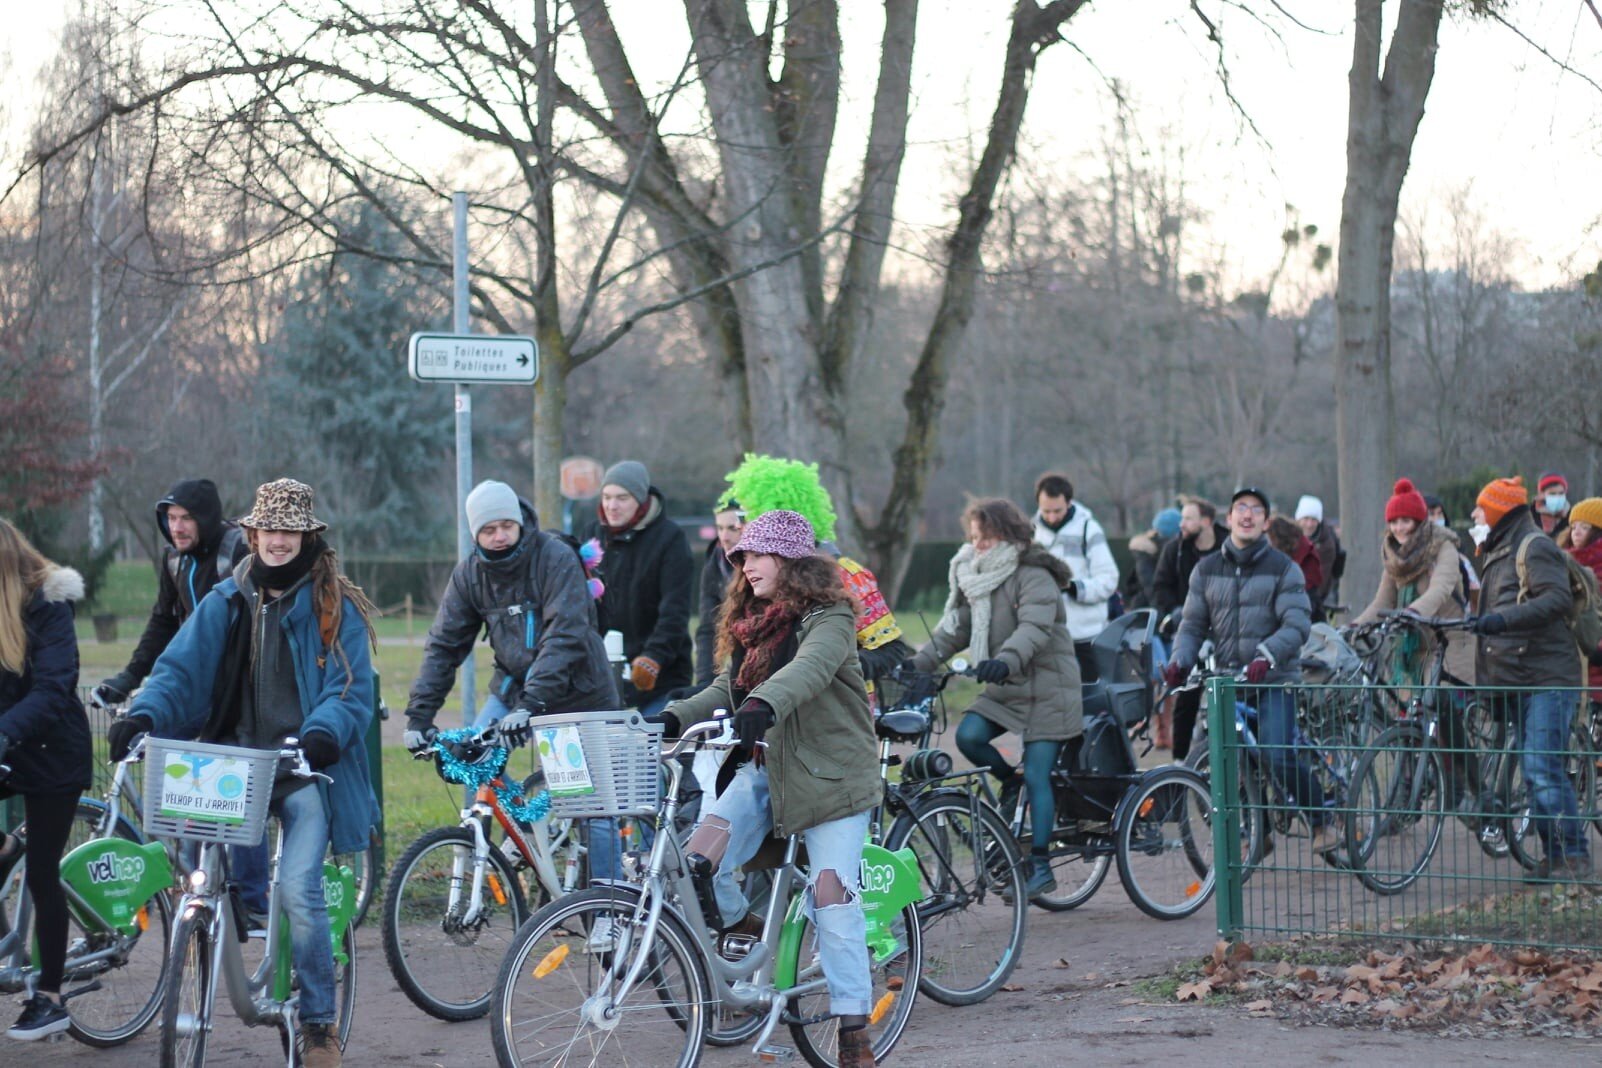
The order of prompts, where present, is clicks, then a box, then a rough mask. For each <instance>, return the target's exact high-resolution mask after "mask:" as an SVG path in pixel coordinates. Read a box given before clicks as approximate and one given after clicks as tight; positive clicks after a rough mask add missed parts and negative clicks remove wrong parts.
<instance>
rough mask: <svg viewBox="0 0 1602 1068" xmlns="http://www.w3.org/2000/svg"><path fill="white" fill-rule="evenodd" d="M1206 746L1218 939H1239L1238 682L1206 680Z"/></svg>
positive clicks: (1241, 906)
mask: <svg viewBox="0 0 1602 1068" xmlns="http://www.w3.org/2000/svg"><path fill="white" fill-rule="evenodd" d="M1204 704H1205V711H1206V713H1207V748H1208V757H1209V758H1210V763H1209V765H1208V766H1209V767H1210V768H1211V769H1212V781H1211V783H1210V784H1209V788H1210V789H1211V791H1212V795H1213V872H1214V879H1215V881H1216V883H1217V886H1216V892H1215V895H1214V900H1215V901H1216V902H1217V915H1218V937H1220V938H1223V939H1226V940H1229V941H1234V940H1235V939H1237V938H1239V937H1240V929H1241V922H1242V917H1243V913H1244V907H1243V905H1242V903H1241V883H1242V882H1243V881H1244V880H1243V878H1242V877H1243V876H1244V874H1245V873H1244V872H1243V871H1242V864H1241V856H1240V791H1239V790H1237V789H1236V788H1235V784H1236V783H1237V782H1239V781H1240V779H1239V774H1240V772H1239V758H1240V750H1239V746H1238V741H1239V740H1238V738H1237V737H1236V734H1235V680H1234V679H1232V678H1227V677H1216V678H1212V679H1209V680H1207V691H1206V698H1205V702H1204Z"/></svg>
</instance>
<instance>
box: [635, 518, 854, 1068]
mask: <svg viewBox="0 0 1602 1068" xmlns="http://www.w3.org/2000/svg"><path fill="white" fill-rule="evenodd" d="M729 556H730V559H731V560H733V562H734V564H735V568H736V570H735V577H734V579H733V581H732V582H731V583H730V585H729V592H728V597H727V598H726V599H725V601H724V606H723V612H722V614H721V617H720V618H719V621H718V644H717V652H718V657H719V660H720V661H722V662H725V663H726V664H727V666H726V667H725V668H724V669H723V670H722V671H721V672H719V674H718V676H717V678H716V679H714V680H713V682H712V684H711V685H710V686H708V687H707V688H706V689H704V690H702V691H701V692H699V693H697V694H696V695H694V696H693V697H689V698H686V699H684V700H681V701H676V702H674V703H673V704H671V705H669V706H668V707H667V708H666V710H664V713H663V720H664V722H665V723H666V725H667V729H668V732H669V733H670V734H676V733H678V731H679V730H680V728H681V727H688V726H690V725H691V724H693V723H697V722H700V721H701V720H704V719H707V718H710V717H711V716H712V715H713V713H714V712H716V711H717V710H719V709H724V708H732V709H736V710H737V711H736V712H735V714H734V724H733V725H734V730H735V732H736V734H737V735H738V737H739V740H740V745H741V749H742V751H743V752H744V754H746V756H747V757H748V760H747V762H746V763H744V764H743V765H741V766H740V768H739V770H738V771H737V772H735V774H734V778H733V780H732V781H731V782H730V784H729V785H728V787H727V788H726V789H725V790H724V791H723V793H722V794H721V795H719V796H718V797H717V798H716V799H715V800H714V799H709V800H707V801H706V802H705V803H704V808H703V812H702V817H701V823H700V826H698V827H697V828H696V830H695V832H694V833H693V834H692V835H691V837H690V840H689V843H688V846H687V855H686V858H685V859H686V861H687V863H688V865H689V868H690V874H691V875H692V877H694V878H695V879H696V880H697V882H698V883H699V885H700V887H701V888H702V890H703V891H705V892H706V895H705V899H710V900H712V901H714V902H715V907H714V909H713V910H712V911H713V912H714V913H715V915H708V917H707V919H708V920H709V921H710V922H712V923H713V924H715V925H716V926H718V927H720V928H722V929H724V930H741V931H744V932H747V933H754V932H756V931H759V930H760V926H759V924H760V923H761V919H760V917H757V916H756V915H755V914H749V915H748V913H747V908H748V904H747V901H746V899H745V896H744V895H743V894H742V893H741V891H740V888H739V886H738V884H737V882H736V881H735V873H736V872H737V871H738V870H739V868H740V867H741V866H742V865H744V864H745V863H746V862H747V861H749V860H750V859H751V858H752V857H754V856H755V855H756V853H757V850H758V848H759V847H760V846H761V844H762V841H763V840H764V839H765V838H767V837H768V836H769V835H770V834H772V835H776V836H785V835H790V834H801V835H803V836H804V837H805V839H806V847H807V853H808V855H809V857H810V858H811V879H810V882H809V884H808V888H807V907H808V909H809V911H810V914H811V916H812V920H813V922H814V923H815V924H816V925H817V928H818V931H819V938H818V947H819V953H820V959H821V963H822V965H823V974H824V977H825V979H826V981H827V984H828V988H829V1007H830V1011H831V1012H832V1013H834V1014H835V1015H836V1016H838V1017H840V1049H839V1055H840V1056H839V1063H840V1065H841V1068H860V1066H871V1065H873V1063H874V1060H873V1054H872V1050H871V1048H870V1045H869V1040H868V1034H867V1030H866V1028H867V1023H868V1014H869V1013H870V1012H871V1011H872V1009H873V1005H872V1003H871V998H872V989H873V987H872V976H871V971H870V965H869V961H868V951H867V944H866V937H867V934H866V931H867V924H866V920H865V918H864V915H863V911H862V901H861V897H860V888H859V885H858V879H859V875H860V869H861V865H862V847H863V843H864V842H865V840H866V839H867V835H868V817H869V812H870V810H871V809H872V808H873V807H874V805H876V804H877V803H878V802H879V799H880V797H881V796H882V791H883V787H882V784H881V783H880V781H879V762H878V751H877V746H876V743H875V741H874V734H873V722H872V718H871V715H870V713H869V711H868V694H867V688H866V684H865V683H864V681H863V678H862V668H861V665H860V664H859V662H858V660H857V643H856V627H855V614H854V612H853V611H852V608H851V601H850V598H849V596H848V595H847V593H846V590H845V587H844V585H843V584H842V583H841V582H840V574H839V571H838V570H837V569H836V567H835V565H834V562H833V561H831V560H829V559H828V558H827V557H825V556H823V555H820V554H819V552H818V548H817V539H816V537H815V535H814V532H813V529H812V526H811V524H809V523H808V522H807V520H806V518H805V517H803V516H802V515H801V514H800V513H798V512H791V511H785V510H782V509H781V510H779V511H773V512H768V513H766V514H764V515H762V516H759V517H757V518H756V519H753V520H751V521H750V522H749V523H747V524H746V527H745V530H744V532H743V533H742V534H741V535H740V540H739V542H738V543H737V544H736V545H735V547H734V551H733V552H731V553H730V554H729ZM762 741H766V743H767V745H766V747H764V748H759V747H758V745H757V743H758V742H762ZM708 884H710V885H708Z"/></svg>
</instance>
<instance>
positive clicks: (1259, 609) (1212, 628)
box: [1173, 536, 1312, 682]
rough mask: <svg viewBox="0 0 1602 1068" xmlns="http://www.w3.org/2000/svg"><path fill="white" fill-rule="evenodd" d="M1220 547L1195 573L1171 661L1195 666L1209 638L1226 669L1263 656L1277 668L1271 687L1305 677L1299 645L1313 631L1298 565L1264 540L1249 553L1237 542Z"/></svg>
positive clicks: (1271, 672) (1250, 547)
mask: <svg viewBox="0 0 1602 1068" xmlns="http://www.w3.org/2000/svg"><path fill="white" fill-rule="evenodd" d="M1223 545H1224V547H1223V548H1222V549H1220V550H1219V551H1218V552H1216V553H1212V554H1210V555H1209V556H1207V557H1205V558H1203V560H1202V562H1201V563H1199V564H1197V565H1196V570H1194V571H1192V572H1191V575H1190V593H1189V595H1188V596H1187V597H1186V598H1185V618H1184V621H1183V622H1181V623H1180V625H1179V637H1178V638H1176V639H1175V641H1174V655H1173V662H1174V663H1177V664H1179V665H1180V666H1181V667H1184V668H1188V667H1190V666H1191V665H1192V664H1194V663H1195V662H1196V656H1197V653H1198V651H1199V650H1200V648H1201V643H1202V642H1203V641H1204V640H1206V639H1207V638H1211V639H1212V640H1213V647H1214V650H1215V653H1216V655H1217V657H1218V664H1219V667H1221V668H1230V669H1238V668H1242V667H1245V666H1246V665H1247V664H1248V663H1250V662H1251V661H1253V660H1255V659H1256V658H1257V657H1259V656H1266V657H1267V658H1268V660H1269V662H1270V663H1271V664H1272V665H1273V666H1272V668H1271V669H1270V670H1269V673H1268V681H1269V682H1294V681H1296V680H1298V679H1300V678H1301V677H1302V669H1301V652H1302V646H1303V645H1305V644H1306V643H1307V635H1308V633H1309V632H1310V631H1311V629H1312V619H1311V616H1310V612H1309V606H1308V601H1307V586H1306V581H1305V580H1304V579H1303V577H1302V569H1301V567H1299V566H1298V565H1297V564H1296V562H1295V561H1294V560H1292V559H1291V558H1290V557H1288V556H1286V555H1285V554H1284V553H1282V552H1280V551H1279V550H1278V549H1276V548H1274V547H1273V546H1272V545H1270V544H1268V538H1267V537H1266V536H1265V537H1261V538H1258V539H1257V540H1256V541H1254V542H1252V543H1251V544H1250V545H1248V546H1246V547H1245V548H1244V549H1242V548H1240V547H1238V546H1236V544H1235V543H1234V542H1233V541H1225V542H1224V543H1223Z"/></svg>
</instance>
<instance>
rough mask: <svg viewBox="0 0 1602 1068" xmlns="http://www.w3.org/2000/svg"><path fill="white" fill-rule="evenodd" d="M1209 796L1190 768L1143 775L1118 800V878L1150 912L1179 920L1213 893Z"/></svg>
mask: <svg viewBox="0 0 1602 1068" xmlns="http://www.w3.org/2000/svg"><path fill="white" fill-rule="evenodd" d="M1212 808H1213V802H1212V796H1211V795H1210V794H1209V793H1208V789H1207V781H1206V780H1205V779H1203V778H1202V777H1201V776H1200V775H1197V774H1196V773H1195V772H1194V771H1191V770H1189V769H1188V768H1181V767H1167V768H1163V769H1161V770H1160V771H1157V772H1155V773H1153V774H1151V775H1149V776H1147V777H1146V778H1145V779H1144V780H1143V781H1142V782H1140V783H1139V784H1138V785H1136V786H1135V787H1134V794H1133V796H1132V797H1130V798H1129V799H1128V800H1127V801H1125V802H1124V803H1122V804H1120V805H1119V810H1120V819H1119V822H1118V827H1117V829H1116V838H1115V841H1116V846H1117V857H1118V878H1119V879H1121V880H1123V884H1124V892H1125V893H1127V894H1128V895H1129V900H1131V901H1133V902H1134V903H1135V906H1136V907H1137V908H1139V909H1140V911H1142V912H1144V913H1145V914H1146V915H1148V916H1154V917H1156V918H1157V919H1159V920H1178V919H1183V918H1184V917H1186V916H1189V915H1190V914H1191V913H1193V912H1195V911H1196V910H1197V909H1199V908H1201V907H1202V905H1204V904H1206V903H1207V899H1208V898H1209V897H1211V896H1212V894H1213V877H1214V873H1213V826H1212Z"/></svg>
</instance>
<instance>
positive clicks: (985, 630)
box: [939, 542, 1019, 663]
mask: <svg viewBox="0 0 1602 1068" xmlns="http://www.w3.org/2000/svg"><path fill="white" fill-rule="evenodd" d="M1018 553H1019V549H1018V546H1016V545H1014V544H1012V543H1011V542H1002V543H1001V544H1000V545H996V546H994V547H993V548H991V549H989V550H987V551H985V552H982V553H978V552H974V548H973V545H972V544H968V545H964V546H963V547H962V548H960V549H958V550H957V555H956V556H953V557H952V558H951V578H950V582H951V592H950V593H949V594H947V595H946V609H945V613H944V614H943V615H942V616H941V617H940V624H939V625H940V626H941V627H944V628H945V629H946V630H948V631H951V632H952V633H955V632H956V629H957V604H958V597H959V595H960V596H961V597H962V598H964V599H966V600H967V602H968V605H969V607H970V608H971V609H972V615H971V616H970V619H969V629H968V654H969V655H970V656H972V657H973V659H974V662H975V663H978V662H979V661H981V660H989V659H990V594H991V591H993V590H995V589H996V588H997V587H998V586H1000V585H1001V584H1002V583H1003V582H1006V581H1007V580H1008V579H1009V578H1011V577H1012V575H1013V572H1015V571H1017V570H1018Z"/></svg>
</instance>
